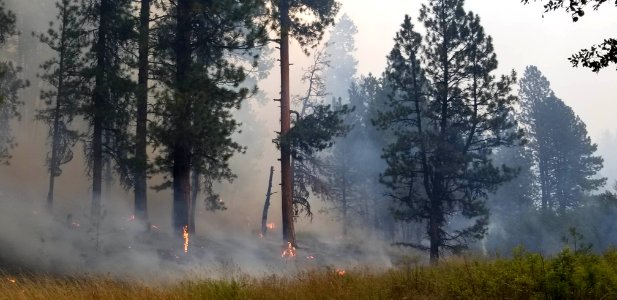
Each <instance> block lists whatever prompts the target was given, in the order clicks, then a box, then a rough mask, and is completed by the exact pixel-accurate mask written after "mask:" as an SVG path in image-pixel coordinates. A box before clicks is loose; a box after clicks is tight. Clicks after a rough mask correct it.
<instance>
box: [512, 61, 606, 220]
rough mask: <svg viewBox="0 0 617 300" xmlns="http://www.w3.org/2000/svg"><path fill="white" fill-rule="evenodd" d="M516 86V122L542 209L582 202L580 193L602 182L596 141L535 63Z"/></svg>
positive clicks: (562, 209) (554, 209)
mask: <svg viewBox="0 0 617 300" xmlns="http://www.w3.org/2000/svg"><path fill="white" fill-rule="evenodd" d="M520 86H521V88H520V96H521V100H522V101H521V116H522V117H521V123H522V124H524V125H525V126H524V128H525V130H526V136H527V137H528V139H529V141H530V142H529V147H530V149H531V151H532V154H533V162H534V165H535V166H537V167H536V168H535V169H536V170H537V173H538V181H539V182H538V185H539V186H540V190H541V199H542V201H541V209H542V211H544V212H545V213H548V212H558V213H560V214H564V213H565V212H566V210H570V209H575V208H578V207H581V206H582V205H583V201H584V198H585V197H584V196H585V195H588V193H589V192H592V191H595V190H597V189H599V188H600V187H602V186H604V184H605V183H606V178H602V177H597V172H598V171H600V169H602V165H603V159H602V158H601V157H599V156H595V155H594V153H595V151H596V150H597V145H596V144H594V143H592V142H591V139H590V138H589V136H588V134H587V129H586V126H585V123H584V122H583V121H582V120H581V119H580V118H579V117H578V116H577V115H576V114H575V113H574V111H572V109H571V108H570V107H568V106H567V105H566V104H565V103H564V102H563V101H562V100H561V99H559V98H557V97H556V96H555V94H554V92H553V91H552V90H551V88H550V83H549V82H548V80H547V79H546V78H545V77H544V76H543V75H542V73H541V72H540V71H539V70H538V69H537V68H536V67H534V66H529V67H527V68H526V70H525V74H524V76H523V78H522V79H521V82H520Z"/></svg>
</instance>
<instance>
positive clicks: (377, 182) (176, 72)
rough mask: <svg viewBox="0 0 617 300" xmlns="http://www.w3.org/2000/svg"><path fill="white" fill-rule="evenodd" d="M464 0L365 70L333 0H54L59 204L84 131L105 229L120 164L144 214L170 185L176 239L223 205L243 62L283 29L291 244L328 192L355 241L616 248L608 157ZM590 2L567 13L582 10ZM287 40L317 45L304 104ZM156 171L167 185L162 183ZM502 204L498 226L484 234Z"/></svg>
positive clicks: (52, 123) (403, 33) (46, 77)
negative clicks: (508, 60) (504, 51)
mask: <svg viewBox="0 0 617 300" xmlns="http://www.w3.org/2000/svg"><path fill="white" fill-rule="evenodd" d="M602 2H603V1H599V2H598V4H597V5H600V4H602ZM551 3H552V2H551ZM464 4H465V1H464V0H429V1H428V2H427V4H424V5H422V8H421V10H420V12H419V18H418V20H417V22H416V21H414V20H412V18H411V17H410V16H408V15H406V16H405V18H404V20H403V22H402V24H401V26H400V29H399V31H398V32H396V33H395V36H394V46H393V48H392V50H391V51H390V53H389V55H388V56H387V58H386V59H387V67H386V69H385V70H384V71H383V73H382V74H380V75H379V76H374V75H372V74H368V75H366V76H358V74H357V66H358V64H359V63H361V62H359V61H358V60H357V59H356V58H355V57H354V55H353V52H354V51H355V50H356V45H355V40H354V35H356V34H357V32H358V28H357V27H356V26H355V24H354V22H353V21H352V20H351V18H350V17H349V16H347V15H343V16H342V17H340V18H339V19H338V21H337V22H335V20H337V18H336V16H337V14H338V11H339V7H340V5H339V3H337V2H336V1H334V0H320V1H304V0H272V1H265V2H264V1H257V0H242V1H238V0H221V1H199V0H177V1H168V0H141V1H130V0H89V1H79V0H59V1H58V2H57V3H56V7H55V8H56V19H55V21H54V22H53V23H52V24H51V25H50V27H49V28H48V29H47V30H43V29H41V30H40V31H38V33H36V34H35V36H36V37H37V38H38V39H39V40H40V42H41V43H42V44H44V45H46V46H47V47H48V48H49V49H51V51H52V53H53V55H52V57H51V58H50V59H49V60H47V61H46V62H45V63H43V64H42V66H41V69H40V73H41V74H40V76H39V78H40V80H42V81H43V82H44V83H45V88H44V89H43V91H42V92H41V99H42V100H44V103H45V105H44V107H43V108H41V109H39V111H38V113H37V118H38V119H39V120H42V121H44V123H45V124H46V125H47V126H48V145H49V149H48V155H47V161H46V162H47V168H48V171H49V188H48V196H47V200H46V205H47V208H48V210H49V211H50V212H51V211H52V210H53V203H54V190H55V185H56V181H55V179H56V178H57V177H58V176H61V174H62V168H63V166H64V165H65V164H66V163H68V162H69V161H71V160H72V158H73V157H74V151H75V146H76V145H77V143H78V142H82V143H83V146H84V147H83V151H84V153H85V154H86V169H87V170H88V174H89V175H90V180H91V192H92V198H91V215H90V217H91V221H92V226H93V228H95V229H97V230H98V228H99V226H100V225H99V224H100V222H101V219H102V217H103V213H102V205H103V204H102V203H103V199H104V198H105V197H104V193H106V192H109V191H106V190H105V189H104V183H105V182H107V183H108V184H111V182H112V180H114V179H115V180H117V181H118V182H119V183H120V184H121V185H122V187H124V188H125V189H126V190H131V191H132V192H133V193H134V214H135V217H136V218H137V219H138V220H140V221H141V223H142V224H143V225H145V229H149V228H150V225H149V224H148V221H149V216H148V199H147V196H146V195H147V190H148V189H149V188H154V189H156V190H164V189H171V190H172V193H173V196H172V203H173V206H172V211H171V212H170V214H171V216H172V228H173V232H174V236H175V238H182V237H183V235H185V234H188V233H189V232H190V233H194V232H195V222H196V221H195V219H196V207H197V203H198V201H199V200H200V199H199V197H200V196H204V195H205V197H204V199H201V200H202V201H204V202H205V206H206V208H207V209H210V210H218V209H225V203H224V202H223V201H222V200H221V199H220V198H219V197H217V195H216V193H215V191H214V183H215V182H218V181H222V180H232V179H233V178H235V174H234V170H232V168H231V166H230V164H229V162H230V159H231V158H232V157H233V156H234V155H236V154H240V153H243V152H244V151H245V150H246V148H245V146H246V145H241V144H239V143H238V142H237V141H236V140H235V139H234V138H233V137H234V134H236V133H238V131H239V128H240V122H239V120H238V118H236V117H234V112H235V111H237V110H238V109H239V108H240V107H241V105H242V104H243V103H244V102H246V100H247V99H249V98H251V97H255V96H256V95H257V94H258V89H257V88H258V87H257V81H256V80H255V78H252V77H251V74H250V73H251V72H252V71H254V70H255V69H259V68H260V67H264V65H266V66H269V64H268V60H267V59H266V58H264V55H266V54H268V49H269V48H268V46H269V43H271V42H273V43H274V44H275V45H277V46H278V48H279V50H280V52H279V53H278V57H279V61H280V63H281V65H280V72H281V96H280V98H279V99H275V100H276V101H279V102H280V109H281V111H280V114H281V115H280V116H281V119H280V121H281V131H280V132H278V133H277V136H276V138H275V139H274V142H275V143H276V146H277V147H278V149H279V150H280V154H281V158H280V161H281V190H280V191H281V197H282V207H281V209H282V221H283V222H282V233H283V240H284V241H285V242H286V243H289V245H290V246H292V245H293V246H296V245H297V241H296V235H295V228H294V222H295V221H296V220H297V218H299V217H300V216H301V213H302V212H304V213H306V215H308V216H310V215H311V214H312V213H313V212H312V210H311V201H314V199H316V198H321V199H322V200H324V201H326V203H327V205H328V206H327V207H328V208H329V212H330V213H332V214H333V215H335V216H336V217H337V218H339V219H340V222H341V231H342V233H343V236H345V237H349V236H353V235H354V234H356V232H354V231H362V232H363V234H367V232H369V233H371V234H374V235H375V236H379V237H380V238H383V239H384V240H386V241H388V242H391V243H392V244H394V245H399V246H406V247H413V248H416V249H420V250H422V251H427V252H428V253H429V255H430V259H431V261H432V262H434V263H436V262H437V261H438V260H439V258H440V257H441V256H442V255H443V254H444V253H446V252H449V253H460V252H461V251H463V250H465V249H468V248H469V247H484V249H485V250H487V249H490V250H496V249H498V248H499V247H497V246H495V245H497V244H502V245H507V246H508V247H510V248H512V247H514V246H516V245H518V244H523V245H526V246H529V247H534V246H533V245H536V244H537V241H540V240H546V237H547V236H552V237H555V236H558V237H561V236H560V235H561V234H562V232H565V230H564V227H563V226H564V224H570V225H571V226H573V227H580V228H582V230H583V231H584V233H585V234H586V235H588V236H592V237H594V241H596V243H600V244H602V245H603V246H607V245H609V244H610V243H612V241H610V239H602V236H603V235H604V234H605V233H606V232H608V231H610V230H612V229H613V228H612V223H611V222H607V221H606V220H607V219H608V217H609V216H610V214H611V213H613V212H614V211H616V209H617V208H616V207H615V203H617V202H615V199H617V196H615V193H614V192H611V191H608V192H603V193H600V189H601V188H602V187H604V185H605V183H606V178H603V177H601V176H599V171H600V170H601V168H602V165H603V159H602V158H601V157H599V156H598V155H596V154H595V152H596V150H597V145H596V144H594V143H593V142H592V141H591V139H590V137H589V135H588V132H587V129H586V125H585V123H584V122H583V121H582V119H581V118H580V117H579V116H577V115H576V113H575V112H574V111H573V110H572V109H571V108H570V107H569V106H568V105H566V103H565V102H564V101H563V100H561V99H560V98H558V97H557V96H556V95H555V93H554V92H553V91H552V90H551V87H550V84H549V81H548V80H547V79H546V78H545V77H544V76H543V75H542V73H541V72H540V71H539V69H538V68H537V67H534V66H529V67H527V68H526V69H525V71H524V73H523V76H522V78H521V79H520V81H518V95H517V94H516V93H515V88H516V83H517V75H516V74H515V72H512V73H510V74H507V75H498V74H497V73H496V70H497V67H498V60H497V55H496V53H495V49H494V47H493V41H492V38H491V37H490V36H489V35H488V34H487V33H485V31H484V28H483V27H482V25H481V22H480V18H479V16H478V15H476V14H474V13H473V12H468V11H466V10H465V8H464ZM575 4H576V3H575ZM547 5H549V6H547V7H546V9H547V10H554V9H555V7H552V6H550V5H552V4H550V3H549V4H547ZM583 7H584V5H583ZM583 7H578V6H574V7H570V8H569V10H570V11H573V12H574V13H575V14H576V15H577V16H582V15H583V13H582V12H583ZM307 16H309V17H307ZM335 23H336V25H335V26H334V27H333V28H332V29H331V30H328V28H329V27H330V26H331V25H333V24H335ZM420 27H422V28H421V29H420ZM420 32H423V34H421V33H420ZM15 34H17V32H16V29H15V16H14V15H13V14H12V13H11V12H8V11H7V10H6V9H5V7H4V5H3V3H2V2H0V42H2V43H5V42H6V41H7V39H9V37H11V36H14V35H15ZM326 34H328V38H329V39H328V41H327V42H325V43H323V44H322V43H321V41H322V39H323V38H324V37H325V36H326ZM292 39H295V40H296V41H297V42H298V43H299V45H300V46H301V48H302V50H304V52H305V53H306V54H307V55H310V56H311V59H312V64H311V65H310V66H309V67H308V68H307V69H305V70H304V74H303V77H302V82H303V83H304V84H305V85H306V87H307V88H306V90H305V91H304V92H301V93H300V94H299V95H297V96H295V97H294V98H293V101H292V96H291V95H292V92H291V91H292V90H291V88H292V86H291V82H290V78H289V74H290V73H289V66H290V59H291V57H290V53H289V47H290V40H292ZM581 55H582V54H581ZM609 60H610V58H609ZM260 64H261V66H260ZM594 66H595V65H594ZM592 67H593V66H592ZM593 68H595V69H597V68H598V67H593ZM0 71H1V73H0V75H1V77H0V93H1V95H2V103H0V159H2V160H3V161H6V160H8V158H9V157H10V154H9V150H10V148H11V147H12V146H13V145H14V140H13V137H12V135H11V133H10V126H9V123H10V121H11V120H12V119H13V118H15V117H17V116H19V114H18V107H19V105H20V102H19V99H18V97H17V91H19V90H20V89H22V88H24V87H26V85H27V83H26V82H24V81H23V80H20V79H19V78H18V77H19V76H18V75H17V74H18V72H19V68H17V67H15V66H13V65H12V64H11V63H8V62H7V63H4V62H3V63H0ZM149 147H151V148H152V149H153V152H152V153H151V154H149V153H148V151H147V149H148V148H149ZM158 174H160V175H162V176H163V177H164V181H163V183H162V184H160V185H158V186H150V185H149V182H148V178H149V176H152V175H158ZM268 193H269V194H270V192H268ZM491 217H492V218H493V219H495V218H498V220H499V221H497V222H494V224H495V225H494V226H492V227H491V228H490V229H489V220H490V219H489V218H491ZM586 218H592V219H594V220H597V222H589V223H588V224H583V223H582V220H583V219H586ZM521 219H526V221H525V222H521ZM539 229H540V230H539ZM97 232H98V231H97ZM487 233H488V235H487ZM515 237H516V238H515ZM504 240H506V241H508V243H505V242H504ZM477 241H480V243H476V242H477ZM534 243H535V244H534ZM177 244H178V245H180V244H181V243H177ZM537 250H546V249H545V248H542V247H537Z"/></svg>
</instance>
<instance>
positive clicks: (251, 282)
mask: <svg viewBox="0 0 617 300" xmlns="http://www.w3.org/2000/svg"><path fill="white" fill-rule="evenodd" d="M13 281H14V282H13ZM0 299H51V300H54V299H154V300H156V299H276V300H283V299H285V300H288V299H309V300H310V299H617V251H610V252H607V253H605V254H603V255H593V254H589V253H573V252H571V251H568V250H565V251H563V252H562V253H560V254H559V255H557V256H555V257H553V258H544V257H541V256H540V255H537V254H530V253H524V252H519V253H518V254H516V255H515V256H514V258H512V259H507V260H506V259H493V260H485V259H470V258H458V259H451V260H448V261H445V262H443V263H442V264H440V265H439V266H436V267H429V266H420V265H418V264H417V263H414V262H409V263H406V264H405V263H404V264H402V265H401V267H400V268H398V269H394V270H389V271H384V272H371V271H368V270H351V271H347V272H346V273H345V274H341V273H340V272H339V271H338V270H335V269H331V268H324V269H321V270H313V271H305V272H301V273H298V274H296V275H295V276H285V277H282V276H269V277H260V278H254V277H248V276H246V277H237V278H235V279H232V280H202V281H179V282H173V283H163V284H160V283H152V282H150V283H140V282H137V281H130V280H114V279H109V278H101V277H75V278H69V277H64V278H54V277H52V276H44V275H32V276H19V277H16V278H15V277H11V276H9V275H3V276H2V280H0Z"/></svg>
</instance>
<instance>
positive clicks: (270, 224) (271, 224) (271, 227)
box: [266, 223, 276, 230]
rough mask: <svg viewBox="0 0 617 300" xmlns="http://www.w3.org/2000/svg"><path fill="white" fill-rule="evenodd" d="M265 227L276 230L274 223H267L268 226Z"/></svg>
mask: <svg viewBox="0 0 617 300" xmlns="http://www.w3.org/2000/svg"><path fill="white" fill-rule="evenodd" d="M266 227H267V228H268V229H270V230H272V229H274V228H276V224H274V223H268V224H266Z"/></svg>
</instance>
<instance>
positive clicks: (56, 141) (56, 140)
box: [46, 3, 68, 212]
mask: <svg viewBox="0 0 617 300" xmlns="http://www.w3.org/2000/svg"><path fill="white" fill-rule="evenodd" d="M67 6H68V3H63V4H62V29H61V30H62V32H61V35H60V61H59V66H58V90H57V95H56V107H55V109H54V125H53V126H54V128H53V129H52V130H53V133H52V138H51V139H52V142H51V158H50V161H49V191H48V192H47V204H46V207H47V211H48V212H51V211H52V208H53V205H54V184H55V179H56V169H57V168H58V165H59V162H58V147H59V146H60V118H61V107H62V101H63V100H64V92H65V91H64V72H65V65H64V64H65V54H66V24H67V23H68V16H67V9H66V7H67Z"/></svg>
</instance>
